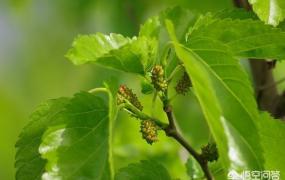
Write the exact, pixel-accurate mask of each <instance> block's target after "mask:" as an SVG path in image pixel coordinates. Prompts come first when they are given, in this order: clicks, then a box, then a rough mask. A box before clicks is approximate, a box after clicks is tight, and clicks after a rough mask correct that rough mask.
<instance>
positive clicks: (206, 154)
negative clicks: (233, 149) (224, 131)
mask: <svg viewBox="0 0 285 180" xmlns="http://www.w3.org/2000/svg"><path fill="white" fill-rule="evenodd" d="M201 149H202V157H203V158H204V159H205V160H207V161H209V162H213V161H217V160H218V158H219V153H218V149H217V145H216V143H208V144H207V145H206V146H203V147H202V148H201Z"/></svg>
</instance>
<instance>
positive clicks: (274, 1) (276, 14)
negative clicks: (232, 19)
mask: <svg viewBox="0 0 285 180" xmlns="http://www.w3.org/2000/svg"><path fill="white" fill-rule="evenodd" d="M249 3H250V4H252V7H253V10H254V12H255V13H256V14H257V15H258V17H259V18H260V19H261V20H263V21H264V22H266V23H268V24H272V25H273V26H277V25H278V24H279V23H280V22H281V21H282V20H284V18H285V1H284V0H249Z"/></svg>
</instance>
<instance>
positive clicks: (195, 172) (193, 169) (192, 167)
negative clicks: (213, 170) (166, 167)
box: [185, 157, 204, 180]
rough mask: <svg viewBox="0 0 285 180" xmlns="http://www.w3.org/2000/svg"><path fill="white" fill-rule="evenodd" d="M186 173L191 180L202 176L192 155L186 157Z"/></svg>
mask: <svg viewBox="0 0 285 180" xmlns="http://www.w3.org/2000/svg"><path fill="white" fill-rule="evenodd" d="M185 166H186V169H187V174H188V176H189V177H190V179H191V180H193V179H199V178H202V177H204V173H203V171H202V169H201V167H200V165H199V164H198V162H197V161H196V160H195V159H193V158H192V157H190V158H188V160H187V162H186V164H185Z"/></svg>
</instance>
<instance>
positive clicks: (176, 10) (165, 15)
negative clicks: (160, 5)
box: [160, 6, 196, 41]
mask: <svg viewBox="0 0 285 180" xmlns="http://www.w3.org/2000/svg"><path fill="white" fill-rule="evenodd" d="M165 19H169V20H171V21H172V22H173V24H174V27H175V32H176V33H177V34H176V36H177V38H178V39H179V40H180V41H183V40H184V39H185V34H186V32H187V31H188V29H189V27H190V26H191V25H193V24H194V23H195V20H196V15H195V14H193V13H192V12H191V11H189V10H188V9H184V8H181V7H179V6H175V7H173V8H168V9H166V10H165V11H163V12H161V14H160V21H161V22H162V24H164V20H165Z"/></svg>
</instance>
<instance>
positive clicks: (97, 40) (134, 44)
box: [66, 33, 157, 74]
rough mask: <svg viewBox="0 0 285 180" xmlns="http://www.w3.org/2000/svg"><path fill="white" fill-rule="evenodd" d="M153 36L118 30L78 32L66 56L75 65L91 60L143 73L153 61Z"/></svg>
mask: <svg viewBox="0 0 285 180" xmlns="http://www.w3.org/2000/svg"><path fill="white" fill-rule="evenodd" d="M156 49H157V40H155V39H148V38H147V37H145V36H143V37H133V38H132V39H130V38H128V37H123V36H122V35H120V34H110V35H109V36H108V35H104V34H101V33H97V34H94V35H81V36H78V37H77V38H76V39H75V40H74V42H73V44H72V48H71V49H70V50H69V51H68V53H67V55H66V57H67V58H68V59H70V60H71V61H72V62H73V63H74V64H75V65H80V64H85V63H90V62H95V63H98V64H101V65H103V66H106V67H110V68H114V69H117V70H121V71H125V72H131V73H138V74H144V73H145V70H146V69H148V68H149V67H150V65H151V64H152V63H153V62H154V58H155V56H156Z"/></svg>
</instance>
